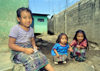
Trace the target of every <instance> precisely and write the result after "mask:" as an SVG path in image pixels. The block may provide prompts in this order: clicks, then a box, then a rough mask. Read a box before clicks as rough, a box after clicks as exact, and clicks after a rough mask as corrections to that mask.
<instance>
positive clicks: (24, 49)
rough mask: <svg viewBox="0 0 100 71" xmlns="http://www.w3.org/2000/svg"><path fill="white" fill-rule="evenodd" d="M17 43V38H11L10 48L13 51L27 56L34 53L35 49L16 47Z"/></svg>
mask: <svg viewBox="0 0 100 71" xmlns="http://www.w3.org/2000/svg"><path fill="white" fill-rule="evenodd" d="M15 42H16V39H15V38H12V37H9V43H8V46H9V48H11V49H12V50H15V51H21V52H24V53H26V54H31V53H33V49H32V48H23V47H20V46H18V45H16V44H15Z"/></svg>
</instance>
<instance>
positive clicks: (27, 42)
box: [9, 7, 54, 71]
mask: <svg viewBox="0 0 100 71" xmlns="http://www.w3.org/2000/svg"><path fill="white" fill-rule="evenodd" d="M17 21H18V23H19V24H17V25H15V26H14V27H13V28H12V29H11V31H10V34H9V48H11V50H12V60H13V62H15V63H22V64H23V65H24V66H25V70H26V71H38V70H39V69H41V68H42V67H45V69H46V70H48V71H54V69H53V68H52V66H51V65H50V64H49V63H48V59H47V58H46V56H45V55H44V54H42V53H41V52H39V51H38V50H37V46H36V44H35V40H34V32H33V28H32V27H30V25H31V24H32V13H31V11H30V10H29V9H28V8H24V7H22V8H19V9H18V10H17Z"/></svg>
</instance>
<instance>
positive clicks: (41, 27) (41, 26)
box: [33, 15, 47, 34]
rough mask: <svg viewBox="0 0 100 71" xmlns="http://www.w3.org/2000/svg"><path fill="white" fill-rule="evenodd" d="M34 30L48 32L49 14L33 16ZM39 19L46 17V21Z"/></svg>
mask: <svg viewBox="0 0 100 71" xmlns="http://www.w3.org/2000/svg"><path fill="white" fill-rule="evenodd" d="M33 18H34V32H35V33H43V34H47V16H36V15H35V16H33ZM38 19H44V22H39V21H38Z"/></svg>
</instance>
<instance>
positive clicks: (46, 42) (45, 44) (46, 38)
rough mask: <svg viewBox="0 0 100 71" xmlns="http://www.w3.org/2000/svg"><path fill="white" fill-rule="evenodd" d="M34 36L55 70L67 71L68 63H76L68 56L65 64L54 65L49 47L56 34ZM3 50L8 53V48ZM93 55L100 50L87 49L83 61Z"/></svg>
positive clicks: (50, 47)
mask: <svg viewBox="0 0 100 71" xmlns="http://www.w3.org/2000/svg"><path fill="white" fill-rule="evenodd" d="M36 38H37V39H36V43H37V46H38V47H39V48H40V51H41V52H42V53H44V54H45V55H46V56H47V58H48V60H49V62H50V64H51V65H52V66H53V67H54V69H55V71H67V66H68V65H69V64H71V63H73V64H74V63H78V62H76V61H73V60H72V59H70V57H68V58H69V60H68V61H67V63H66V64H62V63H60V64H58V65H55V64H54V63H53V57H52V56H51V49H52V47H53V46H54V44H55V41H56V39H57V35H38V36H36ZM69 41H71V39H69ZM2 46H3V45H2ZM4 46H5V47H8V46H7V45H4ZM4 52H5V53H7V52H8V53H9V49H8V48H5V49H4ZM93 56H97V57H100V50H89V51H87V53H86V57H87V60H86V61H85V63H87V62H88V61H90V60H91V58H92V57H93ZM6 71H11V69H9V70H6ZM79 71H80V70H79ZM95 71H98V70H95Z"/></svg>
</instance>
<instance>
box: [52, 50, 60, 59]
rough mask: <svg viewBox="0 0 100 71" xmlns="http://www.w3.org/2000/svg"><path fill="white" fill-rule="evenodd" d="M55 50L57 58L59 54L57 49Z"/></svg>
mask: <svg viewBox="0 0 100 71" xmlns="http://www.w3.org/2000/svg"><path fill="white" fill-rule="evenodd" d="M53 50H54V52H55V53H56V56H57V57H59V54H58V52H57V50H56V49H53Z"/></svg>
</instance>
